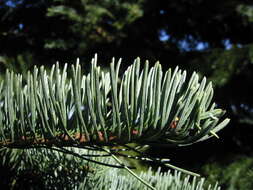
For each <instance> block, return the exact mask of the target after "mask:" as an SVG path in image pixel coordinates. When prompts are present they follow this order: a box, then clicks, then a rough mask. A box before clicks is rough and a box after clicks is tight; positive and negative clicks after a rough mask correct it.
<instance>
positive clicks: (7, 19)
mask: <svg viewBox="0 0 253 190" xmlns="http://www.w3.org/2000/svg"><path fill="white" fill-rule="evenodd" d="M252 34H253V2H252V0H223V1H220V0H212V1H209V0H177V1H163V0H156V1H151V0H129V1H123V0H98V1H92V0H75V1H71V0H2V1H0V73H2V74H3V73H4V72H5V70H6V69H7V68H8V69H12V70H14V71H16V72H20V73H25V72H26V71H27V70H28V69H31V68H32V67H33V66H34V65H47V66H50V65H52V64H54V63H55V62H56V61H59V62H60V64H62V65H63V64H64V63H65V62H68V63H74V62H75V60H76V58H77V57H80V58H81V62H82V63H85V64H87V68H88V67H89V66H88V65H89V64H88V63H89V62H90V58H91V57H92V56H93V55H94V53H98V55H99V63H100V64H103V63H109V62H110V60H111V57H113V56H115V57H116V58H119V57H122V58H123V68H124V67H127V66H128V65H129V64H131V63H132V61H133V59H134V58H136V57H137V56H139V57H141V59H142V60H143V61H144V60H145V59H149V60H150V61H151V63H152V64H153V63H154V61H156V60H159V61H160V62H161V64H162V65H163V67H164V68H168V67H175V66H176V65H179V66H180V67H181V68H184V69H187V70H188V71H189V72H192V71H193V70H196V71H197V72H199V73H200V74H201V75H205V76H207V77H208V79H209V80H212V81H213V83H214V86H215V88H216V93H215V95H216V97H215V100H216V102H217V104H219V106H220V107H223V108H225V109H226V110H227V115H228V116H229V117H230V118H231V119H232V122H231V123H230V125H229V126H228V127H227V128H226V129H225V130H223V131H222V132H221V133H220V137H221V139H220V140H215V139H212V140H210V141H208V142H204V143H200V144H197V145H193V146H191V147H183V148H175V149H174V148H173V149H168V148H167V149H165V148H163V149H155V148H151V149H150V150H149V152H150V153H151V154H156V155H157V154H159V155H161V156H166V157H169V158H171V160H172V161H173V162H174V163H177V165H178V166H180V167H185V168H186V169H193V170H195V171H198V172H200V173H202V174H204V175H206V176H209V175H210V177H209V178H208V179H209V180H210V181H214V180H218V181H220V183H221V185H223V187H224V188H226V189H243V188H244V189H253V185H252V183H250V182H248V183H247V184H246V185H245V183H246V182H245V183H241V182H240V180H242V179H249V180H250V178H249V177H248V176H250V175H251V176H252V171H253V168H252V155H253V143H252V139H253V99H252V97H253V96H252V95H253V92H252V90H251V89H252V87H253V83H252V79H253V75H252V74H253V35H252ZM104 66H105V67H106V66H108V64H104ZM158 150H159V151H158ZM185 155H187V157H186V156H185ZM186 158H187V159H186ZM246 174H247V176H246ZM244 181H245V180H244ZM247 185H249V186H250V187H251V188H249V186H247Z"/></svg>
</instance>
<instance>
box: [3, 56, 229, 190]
mask: <svg viewBox="0 0 253 190" xmlns="http://www.w3.org/2000/svg"><path fill="white" fill-rule="evenodd" d="M91 62H92V65H91V71H90V73H88V74H87V75H82V74H81V67H80V64H79V60H77V64H76V66H74V65H72V74H71V75H70V76H69V75H68V72H67V70H68V69H67V65H65V67H64V69H63V71H61V69H60V68H59V65H58V64H56V65H53V67H52V68H51V69H50V70H49V71H46V70H45V69H44V67H43V66H42V67H40V68H39V69H38V68H36V67H35V68H34V70H33V71H32V72H31V73H30V72H28V74H27V78H26V79H23V77H22V75H20V74H14V72H10V71H7V72H6V76H5V80H4V81H2V82H1V83H0V102H1V105H0V145H1V150H2V151H5V150H6V149H7V152H4V153H3V160H2V164H3V165H4V164H6V163H7V165H8V164H10V163H8V161H7V159H6V156H7V157H8V156H9V157H10V162H12V160H13V159H14V160H15V162H16V163H18V162H17V160H19V159H21V161H22V164H20V165H18V166H17V165H16V164H14V165H13V166H12V167H13V168H15V167H18V168H19V169H21V171H22V169H23V166H24V167H25V166H26V165H33V162H34V161H36V158H33V156H34V155H36V154H33V153H32V150H31V151H30V152H29V151H28V152H22V153H21V155H20V154H19V151H18V150H16V152H15V151H14V152H9V151H8V149H13V148H19V149H26V148H35V149H41V148H44V149H50V150H54V151H58V152H61V153H64V154H71V155H72V156H76V157H78V158H79V159H80V158H81V159H83V160H85V161H86V162H87V161H88V162H93V163H96V164H101V165H103V166H110V167H116V168H123V169H125V170H127V171H128V172H129V173H130V174H131V175H133V176H134V177H136V178H137V179H139V181H140V182H141V183H142V185H143V184H145V185H146V186H147V187H149V188H151V189H155V188H154V187H152V186H161V187H159V189H166V188H169V187H171V188H172V187H173V186H174V185H173V184H174V183H175V185H176V186H177V184H178V183H179V180H180V175H178V174H176V175H175V176H174V177H173V178H174V180H175V182H173V180H172V181H171V183H169V182H168V184H167V183H166V184H165V183H162V184H160V183H158V182H156V181H157V180H158V181H159V179H160V178H166V175H168V176H171V175H170V174H169V173H168V174H166V175H165V176H163V175H162V174H158V173H157V174H156V175H155V177H154V182H152V181H153V179H152V178H153V177H152V175H151V173H150V172H149V173H147V174H142V175H141V176H142V177H143V179H142V178H140V177H138V176H137V175H136V174H135V173H134V172H133V171H132V170H130V168H129V167H127V166H126V165H125V164H124V163H123V162H122V161H121V160H120V159H118V158H117V157H116V156H117V155H118V156H125V157H128V155H125V154H122V153H121V151H118V150H115V149H113V147H115V146H123V147H124V146H125V147H126V148H128V149H130V147H129V146H128V145H127V144H129V143H137V144H139V145H140V146H145V145H165V146H183V145H184V146H185V145H190V144H193V143H196V142H199V141H203V140H206V139H208V138H210V137H211V136H215V137H218V136H217V134H216V132H217V131H219V130H220V129H222V128H223V127H225V126H226V125H227V124H228V122H229V119H225V120H223V121H222V122H219V120H220V118H221V117H222V116H223V114H224V111H223V110H221V109H218V108H216V105H215V103H212V97H213V89H212V85H211V83H209V84H207V83H206V79H205V78H203V79H202V80H199V77H198V75H197V74H196V73H193V74H192V75H191V77H190V78H189V79H187V77H186V71H181V70H179V69H178V68H176V69H175V70H174V71H172V70H171V69H169V70H168V71H166V72H165V74H163V72H162V68H161V65H160V64H159V63H158V62H157V63H156V64H155V66H153V67H151V68H150V69H149V64H148V61H146V63H145V65H144V68H143V69H142V70H141V69H140V59H139V58H137V59H136V60H135V61H134V64H133V65H131V66H130V67H128V69H127V70H126V71H125V72H124V73H123V77H122V78H121V79H120V77H119V70H120V63H121V60H119V61H118V63H117V65H116V66H115V60H114V59H112V62H111V66H110V72H109V73H106V72H103V71H102V70H101V68H100V67H98V66H97V57H96V56H95V57H94V58H93V59H92V61H91ZM118 81H119V82H118ZM65 147H79V148H84V149H87V153H86V154H83V153H82V152H78V153H76V152H75V150H74V149H70V150H69V149H66V148H65ZM89 149H92V150H93V151H100V152H102V155H97V154H93V153H92V152H90V151H89ZM132 150H134V151H135V152H137V153H139V154H140V156H141V157H142V159H147V160H150V161H156V162H159V163H160V164H164V165H165V166H168V167H171V168H174V169H177V170H179V171H182V172H185V173H188V174H192V175H194V173H192V172H189V171H186V170H183V169H180V168H177V167H175V166H173V165H171V164H170V163H167V162H164V161H163V160H159V159H158V160H157V159H154V158H152V157H144V155H143V154H142V153H141V152H139V151H138V147H133V148H132ZM35 151H36V150H35ZM51 153H52V152H51ZM23 154H25V155H27V157H26V156H25V157H24V158H25V160H24V161H23V159H22V155H23ZM40 154H43V155H45V157H44V158H42V159H48V160H41V161H40V162H39V163H40V164H41V163H43V162H44V163H46V165H43V164H42V165H41V166H37V167H39V168H38V169H39V171H42V170H45V171H47V170H48V169H49V170H50V168H51V165H50V163H47V161H49V160H50V162H51V161H52V160H54V161H57V160H58V159H59V158H60V157H62V156H59V154H52V155H51V154H50V153H48V152H47V150H43V151H42V153H40ZM17 155H19V156H17ZM52 156H53V157H52ZM103 156H110V157H112V158H113V159H114V160H115V162H116V163H117V164H116V165H115V164H110V163H106V162H103V161H102V162H100V161H97V160H96V159H94V158H96V157H103ZM54 157H56V159H55V158H54ZM15 162H14V163H15ZM52 164H53V165H54V163H52ZM62 164H63V165H64V164H65V162H63V163H62ZM78 164H80V162H75V161H73V165H74V166H77V165H78ZM80 165H82V164H80ZM43 167H44V168H43ZM30 172H31V171H30ZM55 172H57V169H55ZM73 172H76V170H74V171H73ZM73 172H72V173H73ZM77 172H78V174H77V179H79V177H80V176H79V177H78V175H83V173H82V172H79V171H78V168H77ZM85 174H86V173H85ZM55 175H58V174H57V173H56V174H55ZM106 176H108V175H106ZM109 176H114V177H116V176H117V175H116V174H115V175H109ZM168 176H167V177H168ZM44 177H45V178H48V177H49V178H50V179H51V177H50V176H47V175H45V176H44ZM93 178H94V179H96V177H93ZM109 178H110V177H109ZM109 178H107V177H105V179H104V180H105V181H108V182H110V181H111V180H110V179H109ZM169 178H172V177H169ZM53 179H54V178H53ZM85 179H86V178H85ZM144 179H147V180H148V181H149V182H148V183H147V182H146V181H144ZM58 180H59V179H57V181H58ZM65 180H67V178H66V179H65ZM99 180H100V179H99ZM101 180H102V179H101ZM120 180H122V181H119V182H117V183H119V184H118V185H119V186H120V187H121V186H122V189H124V188H126V187H128V186H129V185H130V186H129V187H128V188H133V189H135V188H137V189H138V187H139V185H140V184H141V183H137V182H136V183H131V184H129V181H128V180H126V179H124V177H121V178H120ZM160 180H161V179H160ZM195 180H196V179H195V178H194V180H193V187H194V186H195ZM102 181H103V180H102ZM105 181H103V183H101V182H100V181H98V182H97V183H96V185H98V189H101V188H102V189H103V188H104V189H106V188H107V185H109V186H110V184H107V183H105ZM150 181H151V182H152V183H151V184H152V185H151V184H150ZM48 183H49V184H50V183H51V182H50V181H49V182H48ZM73 183H75V182H73ZM153 183H154V184H153ZM202 183H203V181H202V182H199V184H196V185H197V186H196V188H200V189H201V188H202ZM45 185H46V186H47V185H48V184H45ZM70 185H71V183H70ZM100 185H102V186H103V187H100ZM115 185H116V184H113V186H115ZM118 185H116V186H118ZM131 185H132V187H131ZM181 185H182V187H185V188H191V187H190V186H188V179H185V181H180V185H179V186H181ZM92 187H94V185H92ZM175 188H177V187H175ZM215 188H217V187H215Z"/></svg>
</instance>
